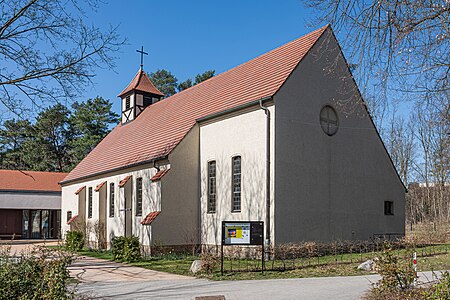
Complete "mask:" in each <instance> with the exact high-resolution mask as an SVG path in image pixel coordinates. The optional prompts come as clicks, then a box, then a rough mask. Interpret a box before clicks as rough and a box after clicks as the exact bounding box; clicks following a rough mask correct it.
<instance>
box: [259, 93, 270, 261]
mask: <svg viewBox="0 0 450 300" xmlns="http://www.w3.org/2000/svg"><path fill="white" fill-rule="evenodd" d="M270 99H272V97H270ZM263 101H264V99H261V100H259V107H260V108H261V109H262V110H264V113H265V114H266V221H265V222H266V247H267V248H268V249H267V250H269V249H270V243H271V237H270V110H269V109H268V108H267V107H265V106H263ZM266 253H267V255H268V257H267V258H268V259H270V251H267V252H266Z"/></svg>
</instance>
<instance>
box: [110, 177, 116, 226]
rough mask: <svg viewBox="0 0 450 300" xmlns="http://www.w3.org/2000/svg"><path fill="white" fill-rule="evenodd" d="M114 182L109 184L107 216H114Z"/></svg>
mask: <svg viewBox="0 0 450 300" xmlns="http://www.w3.org/2000/svg"><path fill="white" fill-rule="evenodd" d="M114 192H115V191H114V183H113V182H111V183H110V184H109V217H110V218H112V217H114V201H115V199H114Z"/></svg>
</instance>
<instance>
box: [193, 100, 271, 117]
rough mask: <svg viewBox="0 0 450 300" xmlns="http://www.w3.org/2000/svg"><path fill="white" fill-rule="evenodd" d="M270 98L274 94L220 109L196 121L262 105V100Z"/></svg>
mask: <svg viewBox="0 0 450 300" xmlns="http://www.w3.org/2000/svg"><path fill="white" fill-rule="evenodd" d="M270 100H272V96H268V97H263V98H261V99H259V100H255V101H251V102H247V103H244V104H242V105H239V106H234V107H232V108H229V109H226V110H222V111H219V112H216V113H213V114H210V115H207V116H205V117H201V118H198V119H197V120H195V121H196V122H198V123H201V122H204V121H208V120H211V119H214V118H217V117H221V116H223V115H226V114H229V113H232V112H235V111H238V110H241V109H244V108H248V107H252V106H256V105H261V104H260V103H261V102H267V101H270Z"/></svg>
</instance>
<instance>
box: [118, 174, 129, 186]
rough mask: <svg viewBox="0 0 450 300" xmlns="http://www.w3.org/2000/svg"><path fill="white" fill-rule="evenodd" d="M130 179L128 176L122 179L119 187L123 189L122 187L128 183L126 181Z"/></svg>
mask: <svg viewBox="0 0 450 300" xmlns="http://www.w3.org/2000/svg"><path fill="white" fill-rule="evenodd" d="M130 178H131V175H128V176H127V177H125V178H124V179H122V180H121V181H120V182H119V187H123V186H124V185H125V184H126V183H127V182H128V180H130Z"/></svg>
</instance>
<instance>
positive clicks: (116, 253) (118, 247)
mask: <svg viewBox="0 0 450 300" xmlns="http://www.w3.org/2000/svg"><path fill="white" fill-rule="evenodd" d="M112 255H113V258H114V260H118V261H126V262H132V261H137V260H139V259H140V258H141V245H140V244H139V238H138V237H137V236H128V237H124V236H116V237H114V238H113V240H112Z"/></svg>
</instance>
